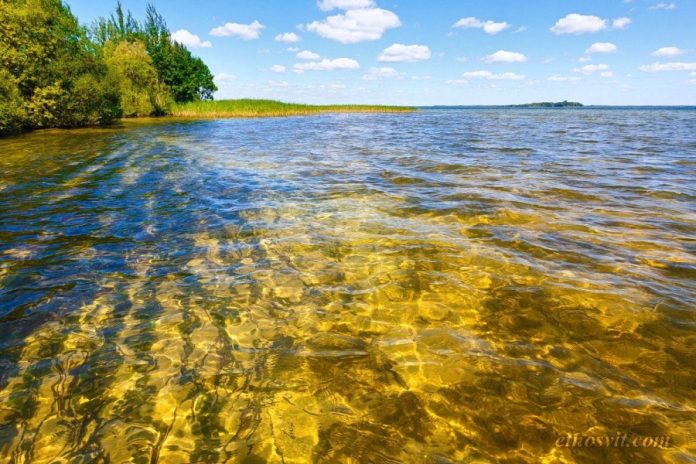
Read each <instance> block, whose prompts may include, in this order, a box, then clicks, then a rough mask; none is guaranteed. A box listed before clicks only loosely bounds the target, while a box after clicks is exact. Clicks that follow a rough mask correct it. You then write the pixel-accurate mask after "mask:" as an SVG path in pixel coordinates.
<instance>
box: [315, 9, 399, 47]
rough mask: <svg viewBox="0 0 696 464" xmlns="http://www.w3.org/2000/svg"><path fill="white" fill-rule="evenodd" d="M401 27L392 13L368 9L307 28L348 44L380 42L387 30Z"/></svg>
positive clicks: (330, 18)
mask: <svg viewBox="0 0 696 464" xmlns="http://www.w3.org/2000/svg"><path fill="white" fill-rule="evenodd" d="M399 26H401V21H399V17H398V16H397V15H396V14H394V13H392V12H391V11H389V10H383V9H382V8H366V9H359V10H348V11H346V12H345V13H343V14H338V15H334V16H329V17H328V18H326V19H324V20H323V21H314V22H312V23H310V24H307V26H306V27H307V29H308V30H309V31H312V32H314V33H316V34H318V35H320V36H322V37H324V38H327V39H331V40H335V41H337V42H341V43H344V44H348V43H358V42H366V41H370V40H379V39H381V38H382V35H383V34H384V32H385V31H386V30H387V29H391V28H395V27H399Z"/></svg>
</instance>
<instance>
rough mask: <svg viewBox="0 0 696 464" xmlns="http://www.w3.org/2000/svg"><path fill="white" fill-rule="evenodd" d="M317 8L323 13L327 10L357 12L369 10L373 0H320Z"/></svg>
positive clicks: (373, 3)
mask: <svg viewBox="0 0 696 464" xmlns="http://www.w3.org/2000/svg"><path fill="white" fill-rule="evenodd" d="M317 4H318V5H319V8H320V9H322V10H324V11H329V10H335V9H339V10H357V9H360V8H371V7H373V6H374V5H375V2H374V0H321V1H319V2H317Z"/></svg>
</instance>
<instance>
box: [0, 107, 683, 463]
mask: <svg viewBox="0 0 696 464" xmlns="http://www.w3.org/2000/svg"><path fill="white" fill-rule="evenodd" d="M0 153H1V155H0V461H2V462H31V463H43V462H46V463H48V462H112V463H117V462H143V463H145V462H151V463H152V462H162V463H178V462H245V463H260V462H274V463H275V462H286V463H292V462H297V463H299V462H327V463H333V462H360V463H367V462H374V463H385V462H409V463H410V462H413V463H421V462H431V463H447V462H530V463H532V462H583V463H584V462H631V463H636V462H661V461H664V462H693V460H695V459H696V445H695V443H696V429H695V422H694V421H695V415H694V413H695V408H696V401H695V396H694V394H693V391H694V389H695V388H696V356H695V354H696V312H695V311H694V301H695V299H696V257H695V251H696V202H695V200H696V111H669V110H665V111H639V110H625V111H600V110H575V111H557V110H556V111H553V110H551V111H545V110H532V111H523V110H466V111H422V112H419V113H416V114H409V115H393V114H392V115H349V114H346V115H326V116H319V117H304V118H287V119H260V120H224V121H203V122H167V123H165V122H162V121H158V122H152V123H148V122H129V123H127V124H126V125H125V126H124V127H121V128H112V129H87V130H75V131H65V132H61V131H47V132H37V133H34V134H29V135H26V136H22V137H18V138H11V139H5V140H0ZM576 433H580V434H585V435H610V434H616V433H628V434H636V435H640V436H660V435H668V436H670V437H671V438H672V441H673V446H671V447H669V448H667V449H654V448H636V449H634V448H630V449H624V448H620V449H617V448H605V449H591V448H590V449H588V448H572V449H571V448H564V447H558V446H556V441H557V438H558V437H559V436H564V435H566V434H576Z"/></svg>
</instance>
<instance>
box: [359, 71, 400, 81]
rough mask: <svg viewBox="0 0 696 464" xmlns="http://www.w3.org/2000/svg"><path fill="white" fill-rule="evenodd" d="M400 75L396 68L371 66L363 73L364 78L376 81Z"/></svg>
mask: <svg viewBox="0 0 696 464" xmlns="http://www.w3.org/2000/svg"><path fill="white" fill-rule="evenodd" d="M398 75H399V73H397V72H396V69H394V68H370V70H369V71H367V72H366V73H365V74H364V75H363V79H365V80H367V81H374V80H376V79H382V78H385V77H396V76H398Z"/></svg>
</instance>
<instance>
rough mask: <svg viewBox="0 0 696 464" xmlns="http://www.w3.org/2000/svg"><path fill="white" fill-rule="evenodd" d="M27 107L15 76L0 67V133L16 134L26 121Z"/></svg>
mask: <svg viewBox="0 0 696 464" xmlns="http://www.w3.org/2000/svg"><path fill="white" fill-rule="evenodd" d="M26 117H27V114H26V108H25V107H24V102H23V101H22V99H21V97H20V95H19V89H18V88H17V83H16V82H15V79H14V77H13V76H12V75H11V74H10V73H9V72H8V71H7V70H6V69H0V134H14V133H17V132H19V131H20V130H22V127H24V125H25V123H26Z"/></svg>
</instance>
